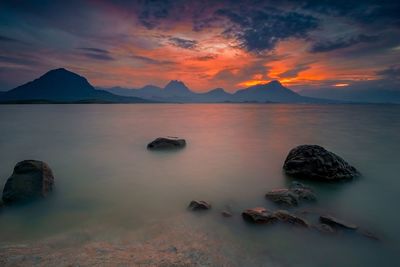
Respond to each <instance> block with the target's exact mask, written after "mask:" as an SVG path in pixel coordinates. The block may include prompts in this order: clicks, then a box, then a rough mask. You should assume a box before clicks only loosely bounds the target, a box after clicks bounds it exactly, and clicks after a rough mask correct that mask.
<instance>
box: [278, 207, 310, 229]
mask: <svg viewBox="0 0 400 267" xmlns="http://www.w3.org/2000/svg"><path fill="white" fill-rule="evenodd" d="M273 216H274V217H276V218H277V219H278V220H279V221H281V222H285V223H290V224H293V225H296V226H302V227H307V228H308V227H309V224H308V222H307V221H306V220H304V219H302V218H300V217H297V216H295V215H293V214H291V213H289V212H288V211H287V210H277V211H275V212H274V213H273Z"/></svg>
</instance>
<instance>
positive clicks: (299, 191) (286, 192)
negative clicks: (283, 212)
mask: <svg viewBox="0 0 400 267" xmlns="http://www.w3.org/2000/svg"><path fill="white" fill-rule="evenodd" d="M265 197H266V198H267V199H269V200H271V201H272V202H274V203H276V204H282V205H286V206H297V205H299V203H300V202H301V201H316V200H317V197H316V196H315V194H314V191H313V190H312V189H311V188H309V187H307V186H305V185H303V184H301V183H299V182H295V183H293V184H292V185H291V187H290V188H289V189H287V188H281V189H274V190H271V191H269V192H268V193H267V194H265Z"/></svg>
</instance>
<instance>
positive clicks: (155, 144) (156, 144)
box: [147, 136, 186, 150]
mask: <svg viewBox="0 0 400 267" xmlns="http://www.w3.org/2000/svg"><path fill="white" fill-rule="evenodd" d="M185 146H186V140H185V139H182V138H179V137H174V136H167V137H159V138H157V139H155V140H154V141H152V142H151V143H149V144H148V145H147V148H148V149H154V150H163V149H177V148H183V147H185Z"/></svg>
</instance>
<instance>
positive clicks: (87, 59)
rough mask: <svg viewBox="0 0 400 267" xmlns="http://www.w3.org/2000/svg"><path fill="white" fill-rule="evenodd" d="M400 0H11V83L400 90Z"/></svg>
mask: <svg viewBox="0 0 400 267" xmlns="http://www.w3.org/2000/svg"><path fill="white" fill-rule="evenodd" d="M399 14H400V1H386V0H381V1H375V0H365V1H349V0H336V1H327V0H305V1H301V0H298V1H295V0H291V1H285V0H283V1H256V0H254V1H246V0H242V1H234V0H225V1H208V0H201V1H194V0H193V1H190V0H187V1H180V0H143V1H122V0H120V1H105V0H87V1H74V0H68V1H55V0H53V1H51V0H47V1H43V0H36V1H20V0H13V1H8V0H2V1H0V90H9V89H12V88H14V87H16V86H18V85H21V84H23V83H25V82H28V81H30V80H33V79H35V78H37V77H39V76H40V75H42V74H44V73H45V72H47V71H48V70H50V69H54V68H60V67H63V68H66V69H68V70H71V71H74V72H77V73H78V74H81V75H83V76H85V77H86V78H87V79H88V80H89V82H90V83H91V84H93V85H94V86H98V87H113V86H120V87H126V88H139V87H142V86H144V85H147V84H153V85H157V86H164V85H165V84H166V83H168V81H169V80H181V81H184V82H185V84H186V85H187V86H189V87H190V88H191V89H193V90H194V91H197V92H204V91H208V90H210V89H213V88H217V87H222V88H224V89H225V90H226V91H230V92H234V91H236V90H238V89H240V88H245V87H248V86H251V85H255V84H259V83H266V82H268V81H271V80H280V81H281V82H282V83H283V84H284V85H286V86H288V87H289V88H291V89H293V90H295V91H299V90H303V89H315V90H318V89H319V88H337V89H340V90H345V89H346V88H352V87H354V86H355V87H361V88H370V87H371V86H374V87H375V86H378V87H379V86H380V87H384V88H390V89H399V90H400V86H399V85H400V15H399Z"/></svg>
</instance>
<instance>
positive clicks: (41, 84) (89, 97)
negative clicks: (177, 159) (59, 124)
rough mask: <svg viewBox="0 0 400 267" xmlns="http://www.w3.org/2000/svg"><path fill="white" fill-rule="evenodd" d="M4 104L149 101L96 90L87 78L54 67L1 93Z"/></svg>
mask: <svg viewBox="0 0 400 267" xmlns="http://www.w3.org/2000/svg"><path fill="white" fill-rule="evenodd" d="M0 102H2V103H30V102H32V103H74V102H77V103H147V102H150V101H149V100H145V99H141V98H138V97H126V96H120V95H115V94H112V93H110V92H107V91H104V90H96V89H95V88H94V87H93V86H92V85H91V84H90V83H89V82H88V81H87V80H86V79H85V78H84V77H82V76H80V75H78V74H76V73H73V72H71V71H68V70H66V69H63V68H61V69H54V70H50V71H49V72H47V73H45V74H44V75H43V76H41V77H39V78H38V79H35V80H33V81H31V82H28V83H26V84H23V85H21V86H18V87H16V88H14V89H12V90H10V91H7V92H4V93H2V94H0Z"/></svg>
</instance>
